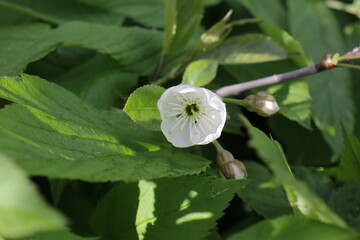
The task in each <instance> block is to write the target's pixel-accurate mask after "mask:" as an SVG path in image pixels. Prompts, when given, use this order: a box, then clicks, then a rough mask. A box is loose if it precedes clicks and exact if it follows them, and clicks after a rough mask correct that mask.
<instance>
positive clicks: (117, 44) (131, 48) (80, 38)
mask: <svg viewBox="0 0 360 240" xmlns="http://www.w3.org/2000/svg"><path fill="white" fill-rule="evenodd" d="M51 39H54V40H56V41H59V42H64V43H66V44H71V45H76V46H81V47H84V48H88V49H92V50H96V51H98V52H100V53H104V54H109V55H111V56H112V57H113V58H114V59H116V60H117V61H118V62H119V64H120V66H121V67H123V70H125V71H131V72H138V73H141V74H144V75H147V74H151V73H152V72H153V71H154V70H155V68H156V66H157V61H158V59H160V53H161V34H160V32H157V31H155V30H146V29H141V28H136V27H115V26H105V25H100V24H91V23H85V22H70V23H65V24H62V25H60V27H59V28H58V29H57V30H56V31H54V33H53V35H52V36H51Z"/></svg>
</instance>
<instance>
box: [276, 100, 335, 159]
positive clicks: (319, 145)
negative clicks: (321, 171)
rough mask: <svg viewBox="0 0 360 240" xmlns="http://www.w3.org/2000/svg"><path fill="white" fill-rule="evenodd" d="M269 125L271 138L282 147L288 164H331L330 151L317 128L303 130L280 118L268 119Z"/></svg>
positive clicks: (297, 125) (295, 124)
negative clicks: (274, 138)
mask: <svg viewBox="0 0 360 240" xmlns="http://www.w3.org/2000/svg"><path fill="white" fill-rule="evenodd" d="M277 100H278V99H277ZM269 125H270V128H271V130H272V134H273V136H274V137H276V139H277V140H278V141H279V142H280V143H281V145H282V146H283V147H284V150H285V154H286V157H287V159H288V160H289V162H290V163H292V164H296V165H298V164H302V165H305V166H328V165H329V164H331V162H330V159H331V149H330V147H329V145H328V144H327V143H326V142H325V140H324V138H323V137H322V134H321V132H320V131H319V130H318V129H317V128H313V129H312V130H308V129H304V128H303V127H301V126H300V125H299V124H297V123H296V122H292V121H289V120H288V119H286V118H284V117H281V116H276V117H272V118H270V119H269Z"/></svg>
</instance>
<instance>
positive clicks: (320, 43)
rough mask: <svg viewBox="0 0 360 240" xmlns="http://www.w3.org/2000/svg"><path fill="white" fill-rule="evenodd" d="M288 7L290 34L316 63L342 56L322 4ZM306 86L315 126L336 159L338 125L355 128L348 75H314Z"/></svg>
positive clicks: (304, 0)
mask: <svg viewBox="0 0 360 240" xmlns="http://www.w3.org/2000/svg"><path fill="white" fill-rule="evenodd" d="M288 6H289V16H290V30H291V33H292V34H293V35H294V36H295V37H296V39H297V40H298V41H299V42H301V43H302V45H303V46H304V49H305V51H306V53H307V54H308V55H309V56H311V57H312V58H313V59H314V60H315V61H320V60H321V59H322V58H323V56H325V55H326V54H328V53H329V52H330V53H336V52H339V53H340V54H341V53H343V52H344V43H343V39H342V37H341V32H340V27H339V24H338V23H337V20H336V19H335V17H334V15H333V13H332V12H331V11H330V10H329V9H328V8H326V6H325V5H324V2H323V1H319V0H299V1H288ZM299 9H302V11H299ZM304 26H306V27H305V28H304ZM309 84H310V85H309V86H310V92H311V98H312V102H311V105H312V114H313V118H314V120H315V124H316V126H317V127H318V128H319V129H321V130H322V132H323V134H324V137H325V139H326V141H327V142H328V143H329V145H330V146H331V148H332V150H333V152H334V157H335V158H336V157H338V156H339V155H340V152H341V142H342V132H341V131H342V130H341V124H340V123H341V121H343V122H344V124H346V126H347V127H348V128H349V130H350V131H352V130H353V126H354V103H353V99H352V89H351V83H350V79H349V72H348V71H346V70H345V69H341V70H335V71H331V72H324V73H321V74H317V75H316V76H312V77H309Z"/></svg>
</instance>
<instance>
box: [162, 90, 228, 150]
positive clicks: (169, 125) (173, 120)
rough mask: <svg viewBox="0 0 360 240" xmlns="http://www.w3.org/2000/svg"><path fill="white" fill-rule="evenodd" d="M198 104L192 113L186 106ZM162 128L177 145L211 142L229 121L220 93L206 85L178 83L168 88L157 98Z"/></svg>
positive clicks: (187, 145)
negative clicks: (200, 86)
mask: <svg viewBox="0 0 360 240" xmlns="http://www.w3.org/2000/svg"><path fill="white" fill-rule="evenodd" d="M191 105H196V107H197V108H196V111H195V112H192V113H189V112H188V109H187V107H189V106H191ZM158 108H159V111H160V114H161V119H162V123H161V130H162V132H163V134H164V135H165V137H166V139H167V140H168V141H169V142H171V143H172V144H173V145H174V146H175V147H189V146H193V145H204V144H208V143H210V142H212V141H214V140H215V139H217V138H218V137H219V136H220V134H221V131H222V129H223V128H224V125H225V121H226V108H225V104H224V103H223V102H222V100H221V99H220V97H219V96H218V95H216V94H215V93H213V92H211V91H210V90H208V89H205V88H198V87H194V86H191V85H185V84H184V85H178V86H174V87H171V88H169V89H167V90H166V91H165V92H164V93H163V95H162V96H161V97H160V99H159V101H158Z"/></svg>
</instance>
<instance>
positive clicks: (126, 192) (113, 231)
mask: <svg viewBox="0 0 360 240" xmlns="http://www.w3.org/2000/svg"><path fill="white" fill-rule="evenodd" d="M138 198H139V188H138V184H137V183H118V184H117V185H116V186H114V187H113V188H111V189H110V191H109V192H108V193H107V194H106V195H105V197H104V198H103V199H102V200H101V201H100V202H99V204H98V205H97V207H96V208H95V210H94V212H93V215H92V218H91V224H92V226H93V228H94V230H95V231H96V233H97V234H99V235H100V236H102V237H103V238H104V239H138V235H137V232H136V226H135V222H136V212H137V209H138V201H139V200H138Z"/></svg>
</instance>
